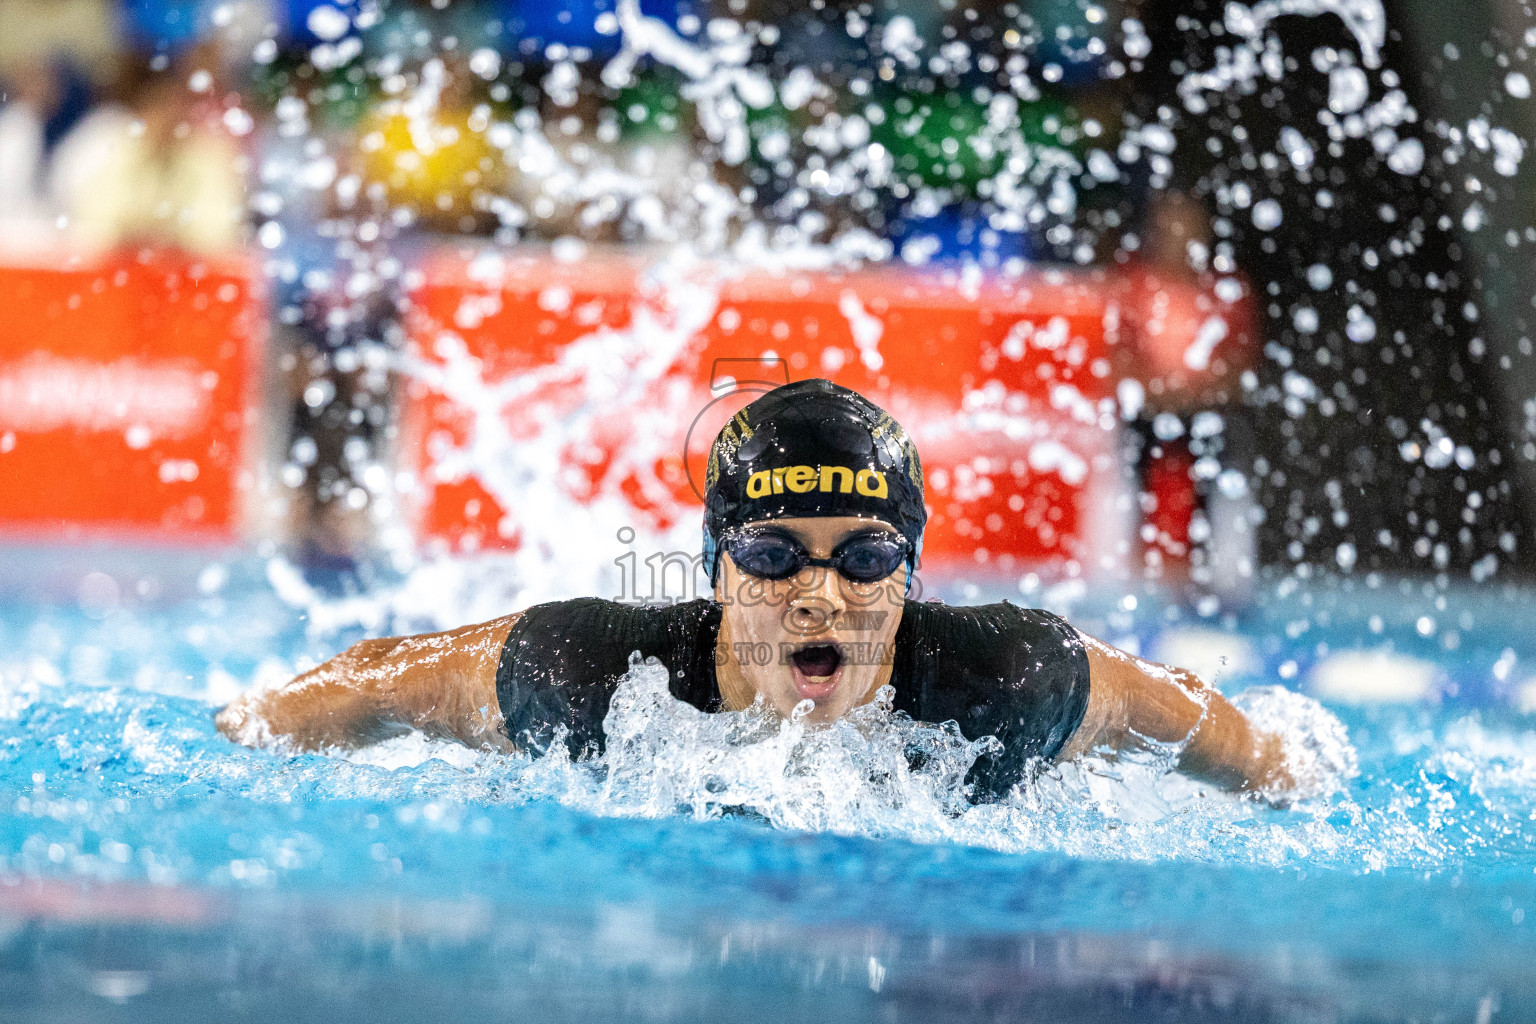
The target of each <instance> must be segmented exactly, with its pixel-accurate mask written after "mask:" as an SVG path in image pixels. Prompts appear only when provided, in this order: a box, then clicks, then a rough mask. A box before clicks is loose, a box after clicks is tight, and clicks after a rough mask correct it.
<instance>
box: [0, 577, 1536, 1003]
mask: <svg viewBox="0 0 1536 1024" xmlns="http://www.w3.org/2000/svg"><path fill="white" fill-rule="evenodd" d="M29 557H41V556H38V555H36V554H35V553H34V554H33V555H31V556H29ZM119 558H120V562H121V564H122V565H127V566H132V565H134V564H136V563H135V560H137V561H138V564H141V567H142V566H153V565H156V564H157V562H156V558H155V556H154V555H153V553H138V554H135V553H127V554H122V555H120V556H119ZM274 573H276V576H274ZM43 575H46V574H40V575H39V577H38V579H39V581H41V580H42V576H43ZM119 575H120V574H119ZM125 578H126V577H125ZM274 579H276V583H274ZM1399 582H1403V583H1404V584H1405V585H1406V587H1407V590H1406V591H1405V590H1403V589H1402V588H1401V587H1400V586H1399ZM82 586H83V587H84V589H81V588H80V587H77V588H76V589H75V590H74V591H72V592H70V594H69V595H68V596H67V597H66V596H64V593H63V591H50V589H49V587H48V586H47V585H45V583H44V582H38V583H37V585H36V586H34V587H33V588H32V590H33V592H32V593H30V594H29V595H28V596H27V598H26V599H25V600H17V599H12V600H9V601H7V602H5V603H3V604H0V1018H3V1019H5V1020H44V1019H48V1020H58V1019H69V1020H119V1019H134V1020H146V1019H185V1018H196V1019H219V1020H247V1019H256V1018H271V1017H274V1016H276V1017H279V1018H281V1019H286V1020H311V1019H313V1020H327V1021H337V1020H354V1019H356V1020H364V1019H367V1020H374V1019H378V1017H379V1016H380V1015H381V1014H388V1016H389V1017H391V1018H393V1019H404V1020H417V1019H422V1020H425V1019H441V1018H444V1017H448V1016H452V1017H454V1018H455V1019H461V1020H482V1019H486V1020H489V1019H496V1020H505V1019H518V1018H521V1017H536V1018H538V1019H549V1020H566V1019H569V1020H578V1019H579V1020H593V1019H626V1020H629V1019H633V1020H684V1019H689V1020H691V1019H698V1018H700V1017H703V1016H706V1015H708V1016H717V1015H719V1016H724V1017H726V1018H727V1019H776V1020H783V1019H791V1020H799V1019H812V1018H815V1019H838V1020H843V1019H847V1020H882V1021H885V1020H898V1021H899V1020H914V1019H932V1018H941V1019H977V1020H1002V1019H1008V1020H1014V1019H1041V1020H1077V1019H1083V1020H1191V1021H1205V1020H1229V1019H1230V1020H1239V1019H1240V1020H1254V1019H1261V1020H1268V1019H1275V1020H1307V1021H1312V1020H1362V1021H1363V1020H1464V1021H1488V1020H1519V1019H1531V1018H1532V1017H1536V978H1533V977H1532V974H1531V971H1530V964H1531V963H1532V962H1536V937H1533V927H1536V920H1532V921H1527V915H1528V914H1531V915H1536V720H1533V719H1532V718H1531V717H1530V716H1529V715H1528V714H1526V713H1525V712H1524V711H1523V710H1522V707H1523V705H1522V703H1521V702H1522V701H1523V700H1525V699H1526V698H1525V695H1526V694H1527V690H1525V689H1522V683H1521V681H1522V680H1523V679H1524V678H1526V676H1525V674H1523V673H1522V671H1521V668H1520V666H1521V665H1528V664H1529V663H1530V661H1529V659H1530V657H1532V656H1536V649H1532V644H1531V642H1530V641H1528V640H1526V639H1525V638H1524V637H1522V635H1521V629H1520V625H1521V622H1522V620H1523V618H1524V613H1525V611H1526V609H1529V608H1530V607H1532V604H1531V603H1530V599H1529V595H1523V594H1521V593H1517V592H1514V591H1507V590H1503V591H1495V590H1493V589H1491V588H1489V589H1484V590H1479V591H1475V592H1471V591H1469V592H1467V593H1465V594H1455V593H1452V594H1450V595H1449V597H1448V599H1447V600H1446V601H1444V602H1443V603H1444V604H1445V606H1446V608H1445V609H1440V608H1437V607H1436V600H1437V599H1436V598H1435V597H1426V596H1425V594H1424V593H1423V592H1422V585H1421V584H1420V583H1419V582H1416V581H1387V582H1382V583H1379V584H1378V585H1377V586H1375V587H1370V588H1368V587H1366V586H1364V585H1363V584H1362V585H1361V586H1360V587H1359V588H1351V587H1346V586H1344V585H1342V584H1335V585H1331V586H1324V585H1322V584H1319V585H1317V586H1316V587H1314V588H1312V589H1311V590H1309V591H1307V592H1305V593H1300V594H1298V593H1294V592H1284V593H1282V592H1281V589H1276V590H1272V591H1268V592H1265V593H1264V594H1261V595H1260V598H1259V600H1258V601H1257V602H1256V603H1255V604H1254V605H1253V606H1252V607H1250V608H1248V609H1246V610H1245V611H1243V612H1241V613H1239V614H1235V615H1233V616H1231V617H1229V618H1227V619H1226V620H1225V622H1222V621H1221V620H1220V618H1219V617H1218V618H1216V619H1215V620H1200V619H1198V618H1196V617H1194V616H1191V615H1189V614H1183V613H1180V612H1179V611H1178V608H1177V606H1176V605H1174V604H1171V603H1165V604H1158V603H1157V602H1155V601H1152V600H1144V601H1143V602H1142V603H1141V606H1140V607H1139V608H1137V609H1136V610H1135V612H1134V613H1129V612H1127V610H1126V608H1125V607H1124V605H1123V604H1116V605H1112V606H1108V607H1103V608H1097V607H1095V606H1094V605H1093V602H1092V600H1090V599H1088V598H1082V599H1081V600H1080V601H1079V602H1078V604H1077V605H1076V606H1075V608H1074V609H1073V614H1074V619H1075V621H1078V622H1079V623H1080V624H1082V625H1083V626H1084V628H1088V629H1090V630H1094V631H1096V632H1099V633H1101V634H1103V635H1105V636H1106V637H1107V638H1109V639H1112V640H1115V641H1116V642H1120V643H1125V644H1129V645H1132V646H1136V647H1139V648H1141V649H1142V650H1144V651H1147V652H1148V653H1158V652H1159V651H1162V652H1169V651H1182V652H1184V653H1185V654H1186V655H1188V656H1189V658H1195V659H1198V657H1199V656H1201V652H1202V651H1203V652H1205V653H1206V654H1211V653H1212V652H1216V651H1219V652H1221V653H1220V656H1219V657H1217V658H1216V659H1215V660H1214V661H1213V664H1215V665H1217V666H1220V667H1219V668H1218V669H1216V671H1218V672H1220V673H1221V674H1220V675H1219V682H1220V685H1221V687H1222V689H1223V690H1224V691H1225V692H1226V693H1228V694H1235V693H1239V692H1240V691H1242V690H1244V689H1245V688H1247V687H1249V686H1250V685H1253V686H1272V685H1278V684H1286V685H1287V686H1288V687H1289V688H1290V689H1295V690H1310V691H1312V692H1313V693H1314V694H1315V695H1319V696H1322V697H1323V698H1324V704H1325V705H1326V707H1327V709H1328V711H1327V712H1324V711H1322V710H1321V709H1320V708H1319V707H1317V706H1316V705H1315V704H1313V703H1311V702H1310V701H1303V700H1301V699H1300V698H1295V699H1291V700H1286V699H1284V697H1283V695H1280V694H1275V693H1270V694H1268V695H1266V696H1262V697H1260V698H1258V700H1260V702H1261V704H1262V703H1263V702H1265V701H1267V702H1269V703H1268V705H1267V706H1268V707H1269V708H1270V709H1271V712H1272V713H1274V714H1280V715H1286V716H1290V717H1289V719H1287V720H1288V721H1290V722H1292V723H1293V724H1294V726H1295V727H1296V729H1297V730H1298V732H1299V733H1306V734H1308V735H1311V736H1313V737H1314V739H1318V741H1319V742H1320V743H1322V744H1323V746H1325V747H1326V746H1327V743H1326V741H1327V739H1328V730H1329V729H1330V728H1331V726H1330V723H1333V722H1335V721H1337V722H1340V723H1342V726H1343V728H1344V729H1345V730H1347V736H1348V750H1349V752H1350V753H1351V754H1352V756H1353V758H1354V759H1355V760H1356V762H1357V773H1356V774H1353V775H1350V774H1349V773H1348V765H1347V764H1344V763H1343V762H1342V761H1339V760H1337V758H1336V761H1335V765H1334V769H1333V772H1332V774H1331V775H1329V776H1328V779H1327V784H1325V785H1322V786H1320V790H1319V791H1320V793H1323V795H1319V796H1316V797H1315V798H1313V799H1310V800H1307V801H1303V802H1301V803H1300V804H1298V805H1296V806H1292V807H1287V808H1275V807H1269V806H1265V805H1262V804H1258V803H1255V802H1252V801H1244V800H1238V799H1236V798H1233V797H1230V796H1226V795H1221V794H1213V793H1208V792H1206V791H1204V790H1203V789H1202V788H1200V787H1197V786H1194V785H1193V784H1190V783H1188V782H1187V781H1185V780H1183V779H1181V778H1180V777H1178V776H1177V775H1166V774H1164V773H1163V772H1162V771H1161V767H1160V765H1159V764H1158V759H1157V757H1155V756H1153V755H1148V756H1146V757H1142V758H1139V759H1133V760H1132V761H1130V762H1128V763H1121V764H1117V765H1109V764H1103V763H1090V764H1087V765H1081V766H1070V767H1067V768H1064V769H1060V770H1058V771H1055V772H1052V773H1050V774H1048V775H1046V776H1045V777H1043V778H1042V779H1040V780H1039V781H1038V782H1037V783H1036V784H1035V785H1034V786H1033V787H1031V788H1030V789H1028V790H1027V791H1025V792H1023V793H1021V794H1017V795H1015V796H1014V797H1013V798H1012V799H1011V800H1009V801H1007V802H1005V803H1003V804H999V805H987V806H981V807H971V806H969V805H967V804H965V803H964V801H963V800H961V799H959V797H958V794H957V792H956V779H958V778H959V777H962V776H963V774H964V766H965V764H967V763H968V759H969V757H971V756H973V755H974V751H972V750H971V749H970V745H969V744H968V743H966V742H964V741H963V740H961V739H959V738H957V737H955V736H954V735H952V734H949V733H945V732H944V731H943V730H940V729H935V728H925V727H919V726H917V725H915V724H913V723H906V722H902V721H900V720H897V719H893V718H890V717H888V716H882V715H880V714H879V712H878V711H872V712H870V715H869V719H868V721H866V722H865V723H864V728H863V729H862V730H856V729H852V728H849V729H845V730H842V731H841V732H838V731H834V732H832V733H810V734H802V733H800V732H798V731H797V727H796V726H794V725H793V724H789V725H784V726H765V725H763V724H761V723H756V724H754V723H753V722H752V721H749V720H746V719H744V718H736V719H727V718H725V716H717V717H715V718H713V719H709V720H705V719H706V717H707V716H699V715H697V714H696V713H694V712H692V711H691V709H686V708H682V707H681V706H678V705H676V704H675V702H670V701H669V700H668V699H666V698H664V697H663V696H661V695H660V693H659V692H658V687H657V685H656V678H657V676H656V674H655V670H654V669H652V670H650V671H649V672H647V670H646V669H645V667H644V666H641V667H639V668H638V669H637V671H636V672H634V673H633V674H632V676H631V678H630V680H629V681H628V682H627V683H626V684H625V687H626V688H625V690H624V693H625V695H626V699H625V701H623V702H619V704H616V713H615V715H614V716H613V717H612V718H611V719H610V722H609V731H610V737H611V740H610V742H611V743H613V748H612V752H611V753H610V755H609V757H608V758H607V759H606V760H605V762H603V763H601V764H593V763H584V762H578V763H572V762H571V761H570V760H569V759H567V758H564V757H562V756H560V754H559V753H558V752H557V753H555V754H551V755H549V756H547V757H544V758H527V757H505V756H498V755H489V754H477V753H473V752H470V751H467V750H465V749H463V748H460V747H456V746H454V745H451V744H446V743H441V742H436V741H431V740H428V739H426V738H424V737H422V736H420V735H416V734H405V735H401V736H397V737H394V738H392V739H390V740H387V741H385V742H383V743H381V744H378V745H376V746H374V747H372V748H369V749H367V750H364V751H360V752H356V753H353V754H351V755H349V756H348V757H347V758H346V759H342V758H332V757H323V756H318V755H301V756H287V755H284V754H282V753H277V752H268V751H261V750H251V749H247V748H243V747H240V746H236V745H234V744H232V743H230V742H228V741H227V740H225V739H224V738H223V737H222V736H220V735H219V734H218V733H217V732H216V731H215V729H214V727H213V711H214V710H215V708H216V707H217V705H218V704H220V703H222V702H223V701H224V700H227V699H228V698H229V697H230V696H231V695H233V694H234V693H235V692H238V691H239V689H241V688H243V687H244V686H247V685H250V684H251V683H253V682H261V683H271V682H275V681H280V680H281V679H283V678H286V677H287V676H288V675H289V674H291V673H292V672H293V671H295V670H296V669H299V668H302V667H303V666H304V665H306V664H309V663H311V662H312V661H314V660H316V659H319V658H323V657H325V656H327V655H329V654H330V653H334V652H335V651H336V650H339V649H340V648H341V647H342V646H345V644H346V643H348V642H350V640H351V639H354V638H355V637H356V636H359V635H361V634H362V633H363V632H365V631H375V632H377V631H381V630H385V629H394V628H398V627H399V626H400V625H401V615H400V608H401V607H403V605H401V604H400V603H398V602H397V604H396V606H394V610H393V611H387V612H384V613H380V612H379V607H380V603H379V601H378V600H376V599H372V598H368V597H365V596H363V595H357V594H354V595H352V596H342V597H316V598H314V601H315V603H314V604H311V605H309V606H297V605H295V604H294V603H293V600H292V590H293V588H292V587H286V588H285V586H284V585H283V577H282V574H281V567H279V568H278V569H274V568H273V566H272V565H270V564H265V563H261V562H259V561H257V560H255V559H245V560H241V559H235V560H232V561H226V562H225V563H222V564H220V565H219V567H218V568H217V571H214V572H212V573H211V574H210V572H209V571H208V570H207V569H204V570H202V571H201V572H199V573H198V574H197V575H196V578H195V580H194V581H192V582H188V583H187V584H186V585H185V586H183V587H181V588H180V589H179V590H178V588H177V587H175V586H171V587H166V588H159V589H160V592H159V593H158V594H157V593H149V594H148V596H146V597H143V598H135V597H132V592H131V590H130V589H126V588H119V593H117V594H116V595H115V596H113V597H112V599H111V600H106V599H103V598H102V592H103V591H104V590H105V585H104V584H102V583H101V582H100V581H99V580H98V581H97V582H96V583H95V584H92V585H90V586H87V585H83V584H82ZM92 586H94V587H95V590H92V589H91V588H92ZM149 589H150V590H151V591H153V590H154V589H156V588H149ZM382 589H387V588H381V590H382ZM470 589H475V588H470ZM1282 589H1283V588H1282ZM125 594H128V595H129V596H124V595H125ZM284 594H286V597H287V599H285V597H284V596H280V595H284ZM1057 596H1059V595H1057ZM1440 596H1442V597H1443V596H1446V595H1444V594H1441V595H1440ZM348 602H352V603H351V604H350V605H349V604H348ZM367 609H372V611H367ZM1447 609H1448V610H1447ZM322 610H328V612H329V615H330V618H328V619H325V620H324V621H323V622H321V621H320V619H321V618H322V615H321V612H322ZM378 615H382V616H383V618H382V620H381V621H372V622H371V623H365V622H363V620H365V619H368V618H369V617H370V616H378ZM1426 617H1429V618H1434V619H1435V620H1436V621H1435V622H1434V624H1433V628H1432V629H1429V630H1426V629H1425V628H1424V624H1423V620H1424V619H1425V618H1426ZM1192 620H1193V621H1192ZM360 623H362V624H360ZM1298 623H1304V624H1305V628H1302V627H1300V626H1298ZM1468 623H1470V625H1468ZM1451 631H1455V633H1456V634H1457V635H1456V638H1455V639H1454V640H1450V639H1449V638H1448V636H1447V634H1448V633H1449V632H1451ZM1365 650H1369V651H1372V652H1377V653H1375V654H1372V655H1371V656H1369V657H1364V656H1362V655H1360V654H1359V653H1358V652H1359V651H1365ZM1383 650H1390V652H1391V653H1390V655H1386V654H1381V653H1380V652H1381V651H1383ZM1222 658H1225V659H1226V660H1225V663H1223V661H1222ZM1522 659H1523V660H1522ZM1186 660H1188V659H1186ZM1384 679H1385V680H1386V683H1391V684H1392V685H1386V683H1384V682H1383V680H1384ZM1351 687H1353V689H1351ZM1383 695H1386V696H1388V697H1390V698H1391V701H1390V702H1388V701H1385V700H1384V699H1383ZM1364 697H1371V698H1373V699H1372V701H1370V702H1365V703H1359V701H1361V700H1362V699H1363V698H1364ZM1247 699H1250V700H1252V699H1254V698H1253V697H1252V695H1251V694H1250V697H1249V698H1247ZM620 705H622V706H620ZM1333 716H1337V718H1336V719H1335V718H1334V717H1333ZM619 736H621V737H622V742H618V743H614V741H613V739H612V737H619ZM914 745H917V746H923V747H925V748H926V750H927V752H928V753H929V755H930V756H929V758H928V759H927V761H926V763H925V764H924V766H923V767H922V768H920V769H914V768H911V767H909V766H908V763H907V761H906V759H905V757H904V756H902V755H903V752H904V751H905V750H907V749H910V748H911V747H912V746H914ZM1333 754H1334V755H1337V754H1338V751H1337V750H1334V751H1333ZM1330 787H1331V791H1329V790H1330Z"/></svg>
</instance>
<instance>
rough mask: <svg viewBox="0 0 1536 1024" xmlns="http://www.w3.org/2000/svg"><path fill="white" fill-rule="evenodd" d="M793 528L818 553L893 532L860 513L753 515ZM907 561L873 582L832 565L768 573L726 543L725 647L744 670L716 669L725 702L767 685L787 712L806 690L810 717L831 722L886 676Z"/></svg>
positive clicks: (720, 588) (722, 590) (769, 695)
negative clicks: (741, 563)
mask: <svg viewBox="0 0 1536 1024" xmlns="http://www.w3.org/2000/svg"><path fill="white" fill-rule="evenodd" d="M746 529H747V530H749V531H757V530H761V531H768V532H772V533H777V534H782V535H783V536H785V537H788V538H791V539H792V540H794V541H796V542H798V543H799V544H800V545H801V546H802V547H804V548H805V550H806V552H807V553H808V554H810V556H811V557H812V558H830V557H831V556H832V553H833V552H834V551H836V550H837V549H838V547H839V546H840V545H842V544H843V543H844V542H846V541H848V540H850V539H853V538H857V537H860V536H862V535H866V534H875V535H882V536H886V535H889V536H894V535H895V534H896V531H895V529H894V528H892V527H891V526H889V525H888V524H886V523H883V522H880V521H878V520H874V519H861V518H859V517H856V516H827V517H817V518H805V519H775V520H771V521H766V522H762V523H754V524H750V525H749V526H748V527H746ZM906 580H907V570H906V566H905V565H902V566H901V567H899V568H897V569H896V571H895V572H893V573H892V574H891V575H889V576H887V577H885V578H884V579H880V580H876V581H874V582H872V583H855V582H853V581H851V580H849V579H847V578H846V577H844V576H843V575H842V574H841V573H839V572H837V571H836V570H834V569H824V568H817V567H815V566H807V567H806V568H804V569H802V570H801V571H800V572H799V573H798V574H797V575H795V576H792V577H790V578H789V579H784V580H777V581H775V580H765V579H760V578H758V577H754V576H751V575H748V574H747V573H745V572H743V571H742V570H741V569H739V568H738V567H737V566H736V563H735V562H734V561H733V560H732V558H731V556H730V553H729V552H728V551H723V552H722V553H721V569H720V577H719V582H718V583H717V584H716V587H715V598H716V600H718V601H719V602H720V603H721V605H722V606H723V615H724V622H723V628H722V630H721V640H722V643H724V644H726V645H727V649H726V650H725V651H724V652H722V653H724V655H725V657H726V658H727V659H729V662H731V663H734V664H735V665H736V666H739V672H740V676H739V678H734V673H732V672H729V671H726V672H721V673H720V674H719V678H720V685H721V690H722V692H723V695H724V697H725V699H726V702H727V703H728V704H729V705H730V706H731V707H736V708H740V707H746V706H748V705H750V704H751V703H752V701H753V699H754V698H755V697H757V696H758V695H762V696H763V698H765V699H766V700H767V701H768V703H769V704H771V705H772V706H773V707H774V708H775V709H777V710H778V712H779V713H780V714H782V715H788V714H789V713H790V712H791V711H793V710H794V708H795V706H796V705H797V704H799V703H800V702H801V701H803V700H811V701H814V702H815V710H814V711H812V712H811V714H810V716H809V717H808V720H809V721H813V722H830V721H833V720H835V719H837V718H840V717H841V716H843V715H844V714H846V713H847V712H848V711H850V710H851V709H853V708H855V707H858V706H859V705H860V704H864V703H867V702H868V701H869V700H870V699H872V698H873V697H874V695H875V691H876V690H877V689H879V688H880V687H881V686H882V685H884V684H885V683H886V682H887V681H889V679H890V674H891V656H892V652H893V648H894V643H893V641H894V640H895V638H896V627H897V626H898V625H899V624H900V622H901V609H902V602H903V600H904V597H905V592H906Z"/></svg>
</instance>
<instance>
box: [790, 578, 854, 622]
mask: <svg viewBox="0 0 1536 1024" xmlns="http://www.w3.org/2000/svg"><path fill="white" fill-rule="evenodd" d="M835 577H836V574H835V573H833V572H832V571H830V570H827V569H823V568H820V567H817V566H811V567H809V568H807V569H806V570H805V571H804V572H802V573H800V574H799V575H798V576H796V577H795V589H794V590H793V591H792V592H791V594H790V598H789V608H788V609H787V614H786V615H785V625H786V626H788V627H789V629H790V630H791V631H792V632H795V633H798V634H800V635H801V636H809V635H812V634H815V633H821V632H825V631H826V630H828V629H830V628H831V626H832V623H833V622H835V621H836V620H837V617H838V615H839V614H840V613H841V612H843V611H844V609H845V603H846V602H844V600H843V592H842V588H841V587H839V586H838V585H837V580H836V578H835Z"/></svg>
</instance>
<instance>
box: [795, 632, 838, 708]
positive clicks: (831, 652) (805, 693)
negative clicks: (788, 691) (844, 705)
mask: <svg viewBox="0 0 1536 1024" xmlns="http://www.w3.org/2000/svg"><path fill="white" fill-rule="evenodd" d="M789 664H790V668H791V669H792V670H793V673H794V677H795V689H797V690H799V691H800V696H801V697H803V698H807V699H809V700H825V699H826V698H827V697H830V696H831V695H832V691H833V690H835V689H837V683H838V680H839V679H840V678H841V677H842V667H843V652H842V650H841V649H840V648H838V647H837V646H836V645H835V644H812V645H811V646H809V647H802V648H800V649H799V650H798V651H795V652H794V653H793V654H791V655H790V656H789Z"/></svg>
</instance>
